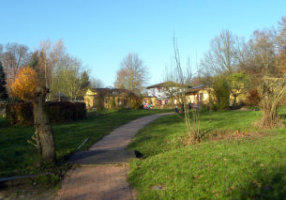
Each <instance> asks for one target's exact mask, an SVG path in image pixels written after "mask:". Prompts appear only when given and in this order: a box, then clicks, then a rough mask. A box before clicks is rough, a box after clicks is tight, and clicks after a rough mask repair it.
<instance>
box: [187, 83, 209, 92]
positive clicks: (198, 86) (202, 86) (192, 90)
mask: <svg viewBox="0 0 286 200" xmlns="http://www.w3.org/2000/svg"><path fill="white" fill-rule="evenodd" d="M205 88H207V86H206V85H205V84H201V85H197V86H193V87H192V88H190V89H189V90H187V91H186V94H195V93H197V92H199V91H200V90H203V89H205Z"/></svg>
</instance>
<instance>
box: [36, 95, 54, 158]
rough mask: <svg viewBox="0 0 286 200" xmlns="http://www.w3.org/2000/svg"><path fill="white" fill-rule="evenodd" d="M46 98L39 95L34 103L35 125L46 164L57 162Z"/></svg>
mask: <svg viewBox="0 0 286 200" xmlns="http://www.w3.org/2000/svg"><path fill="white" fill-rule="evenodd" d="M45 96H46V95H45V94H39V95H37V97H36V98H35V100H34V101H33V112H34V125H35V131H36V135H38V136H39V140H40V144H41V154H42V159H43V160H44V161H45V162H55V160H56V151H55V143H54V134H53V132H52V128H51V126H50V124H49V119H48V116H47V113H46V111H45V107H44V103H45Z"/></svg>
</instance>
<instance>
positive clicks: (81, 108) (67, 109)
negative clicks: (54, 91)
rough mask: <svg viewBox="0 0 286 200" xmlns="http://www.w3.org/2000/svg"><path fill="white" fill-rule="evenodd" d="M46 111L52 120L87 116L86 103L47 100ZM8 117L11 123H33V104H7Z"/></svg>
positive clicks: (65, 120)
mask: <svg viewBox="0 0 286 200" xmlns="http://www.w3.org/2000/svg"><path fill="white" fill-rule="evenodd" d="M46 111H47V114H48V116H49V119H50V122H68V121H76V120H81V119H85V118H86V107H85V103H79V102H77V103H71V102H47V103H46ZM6 119H7V121H8V122H9V123H10V124H11V125H31V124H33V121H34V119H33V107H32V104H31V103H25V102H15V103H9V104H7V106H6Z"/></svg>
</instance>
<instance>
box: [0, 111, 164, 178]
mask: <svg viewBox="0 0 286 200" xmlns="http://www.w3.org/2000/svg"><path fill="white" fill-rule="evenodd" d="M158 112H164V111H163V110H138V111H135V110H117V111H109V112H104V113H101V114H97V113H95V112H90V113H88V118H87V119H86V120H82V121H78V122H70V123H64V124H53V126H52V129H53V131H54V134H55V142H56V151H57V158H58V160H62V159H63V158H64V157H65V156H67V155H69V154H70V153H72V152H74V151H75V149H76V148H77V147H78V146H79V145H80V144H81V143H82V142H83V141H84V140H85V139H86V138H88V139H89V140H88V142H87V143H86V145H84V146H83V147H82V149H87V148H88V147H90V146H91V145H92V144H94V143H95V142H96V141H98V140H100V139H101V138H102V137H103V136H105V135H107V134H108V133H110V132H111V131H112V130H113V129H114V128H116V127H118V126H120V125H122V124H124V123H127V122H128V121H131V120H134V119H137V118H139V117H142V116H145V115H150V114H154V113H158ZM33 131H34V130H33V127H10V126H9V125H8V124H7V123H6V121H5V120H4V119H3V118H0V147H1V148H0V177H7V176H15V175H23V174H34V173H38V172H39V170H40V169H39V168H38V164H39V161H40V156H39V154H38V153H37V151H36V150H35V148H34V147H33V146H32V145H30V144H28V143H27V140H29V139H30V138H31V136H32V134H33Z"/></svg>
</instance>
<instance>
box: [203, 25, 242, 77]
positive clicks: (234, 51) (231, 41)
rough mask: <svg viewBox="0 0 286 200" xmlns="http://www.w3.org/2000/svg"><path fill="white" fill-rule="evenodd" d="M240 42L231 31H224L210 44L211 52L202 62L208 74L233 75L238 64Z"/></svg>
mask: <svg viewBox="0 0 286 200" xmlns="http://www.w3.org/2000/svg"><path fill="white" fill-rule="evenodd" d="M238 47H239V40H238V38H237V37H236V36H234V35H233V34H232V33H231V32H230V31H228V30H225V31H222V32H221V33H220V34H219V35H218V36H216V37H215V38H214V39H213V40H212V41H211V44H210V50H209V52H208V53H207V54H205V56H204V59H203V60H202V61H201V66H202V67H203V68H205V73H207V74H221V73H225V72H226V73H232V72H234V71H235V68H236V66H237V64H238V58H237V56H238Z"/></svg>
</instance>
